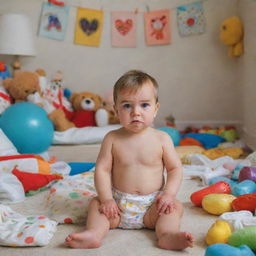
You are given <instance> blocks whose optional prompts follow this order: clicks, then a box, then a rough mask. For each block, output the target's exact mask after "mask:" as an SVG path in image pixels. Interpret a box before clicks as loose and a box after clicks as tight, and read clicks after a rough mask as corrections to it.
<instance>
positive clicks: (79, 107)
mask: <svg viewBox="0 0 256 256" xmlns="http://www.w3.org/2000/svg"><path fill="white" fill-rule="evenodd" d="M70 101H71V103H72V106H73V109H74V113H73V116H72V118H71V121H72V122H73V123H74V124H75V125H76V127H85V126H105V125H108V124H110V123H111V122H112V119H113V115H114V113H113V112H111V111H108V110H107V109H105V108H104V107H103V100H102V98H101V97H100V96H99V95H97V94H95V93H92V92H80V93H73V94H72V95H71V98H70Z"/></svg>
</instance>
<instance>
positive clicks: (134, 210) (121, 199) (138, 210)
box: [113, 188, 159, 229]
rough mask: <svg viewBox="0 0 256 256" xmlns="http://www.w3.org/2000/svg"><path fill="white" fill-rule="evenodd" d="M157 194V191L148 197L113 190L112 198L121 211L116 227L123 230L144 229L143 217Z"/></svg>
mask: <svg viewBox="0 0 256 256" xmlns="http://www.w3.org/2000/svg"><path fill="white" fill-rule="evenodd" d="M158 194H159V191H156V192H153V193H151V194H148V195H136V194H128V193H124V192H121V191H119V190H117V189H114V188H113V197H114V199H115V201H116V203H117V205H118V207H119V208H120V210H121V211H122V212H121V215H120V216H121V220H120V224H119V226H118V227H119V228H123V229H141V228H144V227H145V226H144V223H143V218H144V215H145V213H146V211H147V210H148V208H149V207H150V206H151V205H152V204H153V202H154V200H155V198H156V196H157V195H158Z"/></svg>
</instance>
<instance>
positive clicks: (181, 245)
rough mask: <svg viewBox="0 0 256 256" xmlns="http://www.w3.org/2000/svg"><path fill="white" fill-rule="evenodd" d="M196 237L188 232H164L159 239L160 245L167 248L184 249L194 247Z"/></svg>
mask: <svg viewBox="0 0 256 256" xmlns="http://www.w3.org/2000/svg"><path fill="white" fill-rule="evenodd" d="M193 243H194V237H193V236H192V234H190V233H187V232H180V233H176V234H163V235H162V236H161V237H160V238H159V240H158V246H159V247H160V248H162V249H166V250H183V249H185V248H187V247H193Z"/></svg>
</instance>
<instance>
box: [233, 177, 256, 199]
mask: <svg viewBox="0 0 256 256" xmlns="http://www.w3.org/2000/svg"><path fill="white" fill-rule="evenodd" d="M254 192H256V183H255V182H254V181H252V180H244V181H242V182H239V183H238V184H236V185H235V186H234V187H232V194H233V195H234V196H241V195H244V194H250V193H254Z"/></svg>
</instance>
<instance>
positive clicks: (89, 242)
mask: <svg viewBox="0 0 256 256" xmlns="http://www.w3.org/2000/svg"><path fill="white" fill-rule="evenodd" d="M65 243H66V245H68V246H70V247H72V248H84V249H92V248H98V247H100V241H99V239H98V238H97V237H96V235H95V234H94V233H93V232H91V231H89V230H86V231H83V232H81V233H73V234H70V235H69V236H67V237H66V239H65Z"/></svg>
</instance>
